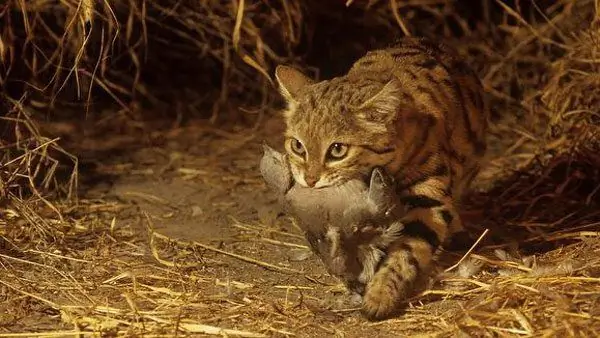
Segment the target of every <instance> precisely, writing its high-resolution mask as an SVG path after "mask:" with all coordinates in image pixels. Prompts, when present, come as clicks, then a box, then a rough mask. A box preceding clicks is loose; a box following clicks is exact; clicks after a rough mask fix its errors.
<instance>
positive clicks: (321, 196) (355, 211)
mask: <svg viewBox="0 0 600 338" xmlns="http://www.w3.org/2000/svg"><path fill="white" fill-rule="evenodd" d="M263 148H264V155H263V158H262V159H261V162H260V171H261V174H262V176H263V178H264V180H265V182H266V183H267V185H268V186H269V188H270V189H271V190H273V191H274V192H275V193H276V194H277V195H278V196H279V198H280V201H281V203H282V204H283V207H284V210H285V211H286V212H287V213H288V214H290V215H291V216H293V217H294V218H295V219H296V221H297V223H298V225H299V227H300V228H301V229H302V230H303V231H304V233H305V236H306V238H307V240H308V242H309V244H310V247H311V249H312V250H313V252H315V254H317V256H318V257H319V258H320V259H321V261H322V262H323V263H324V265H325V267H326V268H327V270H328V271H329V272H330V273H331V274H333V275H335V276H337V277H338V278H340V279H341V280H342V281H343V282H345V283H346V285H348V286H349V288H351V289H353V290H354V291H357V292H359V293H362V289H364V285H365V284H366V283H367V282H368V281H369V280H370V278H371V277H372V275H373V273H374V272H375V268H376V265H377V263H378V262H379V260H380V259H381V258H382V257H383V256H384V255H385V253H384V252H383V251H382V250H384V249H385V248H386V247H387V246H388V245H389V243H391V242H393V241H394V240H395V239H396V238H398V237H399V236H400V233H401V231H402V224H400V223H398V222H396V221H395V220H397V219H399V217H398V213H399V212H404V211H403V209H402V206H401V205H400V204H399V203H398V201H397V197H396V194H395V192H394V184H393V180H392V178H391V176H390V175H388V174H387V173H385V172H384V170H383V169H381V168H376V169H374V170H373V172H372V174H371V177H370V182H369V184H368V185H367V184H366V183H365V182H364V181H362V180H359V179H353V180H349V181H347V182H345V183H343V184H341V185H338V186H329V187H325V188H320V189H312V188H307V187H303V186H301V185H299V184H295V182H294V181H293V178H292V175H291V173H290V167H289V163H288V162H287V157H286V156H285V155H283V154H281V153H279V152H277V151H275V150H274V149H272V148H271V147H269V146H268V145H266V144H265V145H263ZM361 236H368V237H369V238H371V237H372V238H374V241H369V240H364V239H360V238H359V237H361ZM333 237H335V238H334V239H332V238H333ZM365 243H366V244H365Z"/></svg>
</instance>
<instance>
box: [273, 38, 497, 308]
mask: <svg viewBox="0 0 600 338" xmlns="http://www.w3.org/2000/svg"><path fill="white" fill-rule="evenodd" d="M276 78H277V81H278V83H279V86H280V88H281V92H282V94H283V96H284V98H285V99H286V101H287V102H288V105H287V108H286V110H285V112H284V114H283V115H284V118H285V122H286V126H287V129H286V137H287V138H288V140H291V141H288V142H287V144H290V146H287V147H286V149H287V150H288V151H290V150H291V152H292V155H295V156H291V157H290V165H291V168H292V175H293V177H294V179H295V180H296V181H297V182H299V183H300V184H301V185H303V186H307V187H311V188H312V187H314V188H321V187H326V186H330V185H335V184H339V183H343V182H346V181H348V180H351V179H355V178H360V177H363V178H365V177H366V176H367V175H368V174H369V173H370V171H371V170H372V169H373V168H375V167H377V166H381V167H385V168H386V170H388V171H389V172H391V173H392V174H393V175H394V176H396V178H397V182H396V184H397V185H398V187H399V189H398V193H399V194H400V196H401V197H402V199H403V200H404V201H405V202H406V203H407V204H408V205H409V206H410V208H411V209H410V210H408V212H407V213H406V215H402V216H399V217H400V219H398V221H399V222H401V223H402V224H403V225H404V230H403V233H404V236H403V237H400V238H399V239H398V240H397V243H395V242H394V243H393V245H392V246H393V247H395V248H396V249H393V250H392V249H390V248H388V247H374V246H371V244H370V241H371V240H368V241H366V242H358V243H356V244H355V245H354V246H352V247H348V245H339V246H338V247H344V248H345V250H354V251H358V250H363V251H364V252H363V253H362V254H361V256H362V257H371V258H370V259H363V262H362V263H363V264H364V267H363V270H362V271H361V273H360V275H361V277H360V279H362V281H363V283H364V284H366V290H367V291H366V292H367V294H366V296H365V298H364V308H365V309H366V310H365V311H366V312H365V313H366V315H367V317H369V318H372V319H378V318H380V317H383V316H387V315H388V314H389V313H391V312H392V311H394V310H395V307H396V306H397V305H398V304H399V303H400V302H401V301H402V299H404V298H406V297H407V296H409V295H410V293H411V292H412V285H413V283H414V282H415V280H416V279H417V278H419V277H420V276H421V275H422V274H424V273H425V271H426V270H428V268H429V264H430V261H431V256H432V254H433V251H435V250H436V249H437V248H438V246H439V245H440V244H441V243H442V242H444V241H445V240H446V239H447V237H448V236H449V234H450V233H451V232H453V231H460V230H461V229H462V225H461V221H460V216H459V215H458V212H457V210H456V205H458V202H460V199H461V196H462V193H463V191H464V189H466V188H467V187H468V186H469V183H470V181H471V180H472V179H473V177H474V176H475V175H476V174H477V172H478V170H479V161H480V160H481V158H482V156H483V154H484V153H485V149H486V144H485V137H486V131H487V118H488V111H487V108H486V106H485V105H484V104H483V102H484V100H483V98H482V91H483V89H482V86H481V84H480V82H479V79H477V77H476V76H475V75H474V73H473V72H472V71H471V70H470V69H469V67H468V66H467V65H466V64H464V63H463V62H462V60H460V58H458V57H457V56H456V54H455V52H454V51H452V50H451V49H450V48H448V47H447V46H444V45H443V44H440V43H438V42H436V41H431V40H427V39H422V38H405V39H403V40H401V41H400V42H399V43H398V44H396V45H394V46H390V47H389V48H387V49H382V50H376V51H371V52H368V53H367V54H366V55H365V56H363V57H362V58H360V59H359V60H357V61H356V62H355V63H354V65H353V66H352V68H351V69H350V70H349V71H348V73H347V74H345V75H343V76H340V77H336V78H333V79H329V80H323V81H320V82H315V81H313V80H311V79H309V78H308V77H306V76H305V75H304V74H302V73H301V72H300V71H298V70H296V69H293V68H291V67H285V66H280V67H278V68H277V70H276ZM297 140H301V142H302V143H301V145H302V146H300V143H299V142H298V141H297ZM290 142H291V143H290ZM300 155H301V156H300ZM322 231H323V232H325V231H327V230H325V229H323V230H322ZM361 245H362V246H363V248H362V249H359V248H360V247H361ZM417 248H418V249H417ZM423 248H425V249H423ZM381 261H383V263H382V264H383V266H382V267H380V268H379V270H376V269H377V268H376V267H375V266H376V265H378V264H380V262H381ZM371 279H372V280H371Z"/></svg>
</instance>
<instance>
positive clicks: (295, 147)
mask: <svg viewBox="0 0 600 338" xmlns="http://www.w3.org/2000/svg"><path fill="white" fill-rule="evenodd" d="M289 142H290V148H291V149H292V151H293V152H294V153H296V154H298V155H300V156H304V153H305V152H306V150H305V149H304V145H303V144H302V142H300V141H299V140H298V139H295V138H293V139H291V140H290V141H289Z"/></svg>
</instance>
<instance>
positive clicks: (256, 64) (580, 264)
mask: <svg viewBox="0 0 600 338" xmlns="http://www.w3.org/2000/svg"><path fill="white" fill-rule="evenodd" d="M483 3H484V4H486V5H489V6H492V5H493V6H495V7H493V8H492V9H494V8H495V12H494V11H493V10H490V11H489V12H488V13H491V14H493V15H495V16H497V17H498V18H499V19H498V18H497V19H496V21H493V23H492V21H491V20H492V19H489V20H490V21H488V24H487V25H485V24H482V26H480V27H479V29H473V28H469V26H468V25H467V19H465V15H463V13H462V12H461V11H459V10H454V9H453V8H454V6H455V5H454V4H452V3H443V2H437V1H406V2H399V3H393V5H392V3H391V2H387V1H370V2H369V3H367V4H365V3H361V4H359V3H358V2H352V1H349V2H348V4H349V6H350V7H351V8H354V10H357V11H366V12H365V13H367V14H366V15H367V17H369V15H370V17H369V18H370V19H369V20H372V21H373V22H375V23H376V24H374V25H373V26H374V27H375V26H377V27H392V26H395V27H400V28H396V30H398V31H404V32H405V33H411V34H416V33H419V34H433V33H434V32H435V33H436V34H444V35H445V36H447V37H448V40H450V41H452V43H453V44H455V45H456V46H458V47H459V49H460V51H461V52H462V53H463V54H464V55H465V57H467V58H468V59H469V60H470V61H472V62H473V63H474V64H475V65H477V67H478V71H479V73H480V74H481V75H482V78H483V79H484V84H485V86H486V88H487V89H488V91H489V93H490V96H491V97H492V100H493V102H494V107H495V110H496V113H497V117H496V119H495V121H494V130H493V134H492V135H491V138H490V139H491V142H492V145H493V146H492V153H493V155H492V156H491V157H490V162H489V167H488V169H487V170H486V172H484V174H483V175H482V176H481V177H480V183H481V187H482V190H481V191H480V192H477V193H476V194H475V196H474V198H473V200H472V201H471V203H469V204H468V210H467V212H472V213H474V214H479V215H482V216H481V217H479V222H474V223H472V227H473V231H474V232H475V233H482V232H483V231H484V230H485V229H489V232H487V233H485V236H483V238H482V241H481V242H479V243H478V245H477V246H475V247H474V248H473V250H472V251H470V254H469V255H465V256H462V255H461V254H449V255H448V257H447V258H448V262H444V264H446V263H447V266H443V267H444V268H446V267H448V266H452V265H454V264H455V263H456V262H458V261H461V264H459V265H457V266H455V267H454V268H453V269H452V270H451V271H448V272H444V273H441V274H440V275H439V276H438V277H437V278H436V279H435V281H434V283H432V285H431V287H430V288H429V289H428V290H427V291H425V292H424V293H423V294H422V295H419V296H418V297H415V298H414V299H412V300H411V303H410V306H409V307H408V309H407V311H406V313H405V314H404V315H403V316H401V317H399V318H397V319H393V320H388V321H384V322H380V323H369V322H366V321H364V320H362V319H361V318H360V316H358V315H357V314H356V309H355V308H353V307H352V306H338V307H333V308H328V307H327V306H325V305H323V303H322V302H320V300H321V299H322V298H323V297H324V296H323V295H326V294H327V295H328V294H331V293H333V294H336V293H339V290H338V291H336V290H337V289H336V288H337V287H338V286H337V285H336V284H335V283H329V282H324V281H323V280H322V279H321V276H319V274H318V273H315V271H314V270H306V269H308V267H307V266H306V265H302V264H301V263H297V264H296V263H294V262H292V263H290V262H287V263H286V262H282V261H281V260H279V258H277V259H275V258H274V256H269V255H266V254H265V252H266V253H268V252H269V251H273V250H274V248H285V249H286V250H288V249H289V250H291V249H302V247H303V246H304V244H305V243H304V241H303V239H302V237H301V236H299V235H298V234H297V233H296V232H285V231H280V230H277V228H274V227H273V226H272V225H269V224H265V223H264V222H262V221H255V220H252V221H249V222H248V223H242V222H240V221H238V220H236V219H233V218H232V219H231V220H230V222H229V223H230V225H231V227H232V228H234V229H236V231H239V233H240V236H241V237H240V240H239V246H237V244H236V245H225V246H224V247H220V246H218V245H209V244H205V243H199V242H194V241H187V242H184V241H180V240H175V239H173V238H169V237H167V236H165V235H163V234H162V233H161V231H159V230H155V224H154V223H153V222H155V220H152V218H151V217H148V215H145V214H143V213H140V212H139V210H137V209H135V207H133V206H132V205H131V204H130V203H127V202H126V201H118V200H108V199H105V200H91V199H81V200H77V199H76V196H77V189H78V188H77V182H78V171H77V170H76V169H77V158H76V157H75V156H72V155H70V154H69V153H68V152H67V151H65V150H64V149H62V148H61V147H60V146H59V143H58V140H57V139H55V138H46V137H45V136H44V135H42V133H41V132H40V131H39V130H38V126H37V120H36V119H39V117H40V116H41V114H42V113H43V112H44V111H46V110H49V111H50V112H51V113H54V112H56V111H57V110H56V107H57V103H58V102H59V98H60V97H63V100H64V101H69V100H71V101H73V98H75V100H74V101H75V102H85V103H87V104H88V108H89V107H93V106H94V105H96V102H94V99H98V100H100V102H101V100H102V99H103V97H102V95H101V94H98V91H99V92H100V93H102V92H104V93H105V94H108V96H110V97H112V98H113V99H114V100H115V101H116V102H118V103H119V104H120V106H121V109H123V110H124V111H126V112H127V114H130V116H132V118H133V119H142V120H143V119H144V118H145V117H147V116H145V115H144V114H145V113H142V112H143V111H144V110H143V109H142V110H136V109H135V106H136V105H137V104H138V103H139V102H142V104H144V105H146V104H148V103H149V104H150V105H152V106H153V107H155V108H156V107H159V108H160V107H163V106H162V105H164V104H165V102H175V101H176V100H178V99H179V98H181V97H186V100H187V101H185V102H186V103H187V104H185V105H184V106H185V107H180V108H177V109H175V110H176V111H177V112H178V113H179V114H183V115H186V114H189V115H193V114H194V113H196V112H203V113H202V114H200V115H203V116H204V117H206V118H209V119H211V120H212V121H213V122H215V121H217V120H218V119H219V118H225V119H227V118H231V116H225V117H224V115H223V114H222V113H223V111H224V110H223V109H222V108H223V107H225V105H227V104H228V102H229V101H231V100H233V98H235V100H237V101H236V102H244V103H247V104H260V105H261V107H262V106H264V105H266V104H267V103H270V102H271V101H270V100H271V99H272V98H273V93H274V91H273V88H272V86H271V84H270V80H269V74H270V73H271V71H272V66H273V65H274V64H275V63H279V62H294V63H298V64H305V63H306V62H307V61H306V60H305V59H303V58H302V57H299V56H295V55H297V54H298V53H297V50H298V48H300V47H299V46H301V45H302V43H303V42H302V41H301V40H302V38H301V34H306V31H307V30H309V28H311V26H310V25H311V23H309V22H308V21H307V18H310V15H315V14H314V13H315V12H318V10H317V9H315V8H316V7H315V6H317V5H315V4H313V3H312V2H309V3H308V4H304V5H302V4H301V2H299V1H281V2H277V3H271V2H248V1H242V0H239V1H233V2H227V4H226V5H224V3H223V2H218V1H208V2H189V3H187V2H176V1H128V2H120V3H116V2H92V1H75V0H64V1H61V2H58V3H54V2H46V1H27V2H26V1H19V0H9V1H8V2H7V3H6V5H5V7H3V8H2V7H0V16H2V18H4V19H6V20H3V21H2V24H1V25H2V26H1V27H0V30H1V32H2V34H0V61H1V62H2V65H3V67H4V68H2V72H1V76H0V82H1V84H2V87H3V88H4V90H5V91H4V93H3V98H4V99H5V102H4V105H3V108H2V109H4V112H5V114H4V116H3V117H2V126H1V128H2V130H1V132H2V139H1V140H0V149H1V150H2V155H1V156H2V164H1V166H0V198H1V200H0V215H1V217H0V270H1V271H2V273H1V274H0V337H5V336H6V337H8V336H12V337H18V336H28V337H30V336H46V337H52V336H61V337H62V336H91V335H106V336H139V335H142V334H143V335H145V336H173V335H175V334H182V335H198V334H204V335H222V336H244V337H262V336H293V335H297V336H323V335H329V336H331V335H335V336H361V335H362V336H364V335H365V334H367V333H369V334H373V332H376V333H377V334H380V335H383V336H391V335H394V334H395V335H398V334H401V335H407V334H410V335H427V336H440V337H444V336H456V335H457V334H458V332H462V333H464V334H466V335H469V336H548V337H550V336H577V337H582V336H598V334H599V331H600V315H599V312H598V311H599V309H598V301H597V299H598V294H599V293H598V290H599V287H600V285H599V284H600V258H598V257H599V255H598V253H599V251H600V244H599V242H598V237H599V236H600V212H598V210H599V209H598V207H599V206H600V197H599V196H600V195H599V194H600V183H599V182H600V177H599V175H600V172H599V171H598V168H599V167H600V157H599V155H598V154H599V153H600V152H599V151H600V142H599V140H600V135H599V133H600V130H599V125H600V122H599V121H600V115H599V114H600V112H599V110H598V109H599V108H598V107H600V77H599V76H600V75H599V74H600V72H599V70H600V69H599V66H598V65H599V62H598V57H599V56H600V55H599V54H600V48H599V47H598V46H599V45H600V2H598V1H597V0H596V1H592V0H577V1H575V0H562V1H556V2H554V3H553V4H552V5H550V6H546V7H544V8H543V9H542V8H540V9H539V11H538V9H536V8H535V6H534V7H533V9H532V10H531V12H533V13H537V15H536V18H533V17H532V15H530V14H527V13H525V12H522V11H518V10H515V9H513V7H510V6H508V5H505V4H504V3H503V2H501V1H499V0H498V1H486V2H483ZM359 6H360V7H359ZM325 12H327V11H325ZM51 13H53V14H51ZM56 13H59V14H56ZM353 13H356V12H353ZM415 13H417V14H418V13H429V15H431V17H433V18H436V20H435V25H431V24H429V23H430V22H431V21H427V22H426V24H429V26H435V27H433V28H432V30H426V29H424V28H423V25H425V24H423V23H420V22H419V18H420V17H419V16H418V15H417V14H415ZM540 13H543V15H540ZM491 14H490V15H491ZM320 15H324V16H325V17H327V16H331V17H333V16H335V15H337V13H333V12H327V13H325V14H323V13H321V14H320ZM7 18H8V19H7ZM347 20H348V21H353V20H359V19H357V18H348V19H347ZM448 22H454V24H453V25H454V26H458V30H459V31H460V32H461V34H460V36H458V35H456V34H454V33H452V32H453V31H452V28H451V27H450V25H449V24H448ZM484 23H485V22H484ZM312 25H313V26H312V28H314V23H312ZM420 25H421V26H420ZM259 27H260V28H259ZM265 27H267V28H265ZM317 27H318V26H317ZM90 28H91V29H90ZM430 28H431V27H430ZM349 40H351V39H350V38H349ZM167 43H172V44H173V45H172V48H170V49H169V50H168V51H166V50H165V47H164V46H165V45H166V44H167ZM340 44H344V42H340ZM355 45H356V44H355V43H354V42H352V43H348V44H347V46H348V50H352V48H359V47H356V46H355ZM352 46H354V47H352ZM332 53H334V52H332ZM338 53H340V51H338ZM190 55H194V56H197V58H193V60H191V61H190V60H189V59H190ZM334 55H335V54H334ZM109 56H110V57H109ZM309 59H310V58H309ZM170 67H172V68H170ZM186 67H187V68H186ZM182 69H187V71H182ZM170 73H173V74H176V73H183V74H188V75H189V76H187V77H185V76H184V77H181V78H177V77H175V76H173V78H172V79H170V80H172V81H173V82H172V83H171V82H168V83H167V85H166V86H165V85H164V84H162V85H161V84H160V83H159V82H160V81H159V80H162V79H165V76H164V75H165V74H170ZM199 74H201V76H200V75H199ZM261 74H262V75H261ZM199 77H202V78H203V79H206V81H204V80H196V81H195V82H194V81H192V80H193V79H194V78H199ZM214 79H218V81H216V82H215V83H218V84H217V85H214V83H213V84H212V85H210V86H209V82H211V80H214ZM257 79H258V80H257ZM190 81H192V82H190ZM19 83H21V84H22V85H20V87H19V86H18V85H17V87H19V88H17V87H15V85H16V84H19ZM23 83H26V84H24V85H23ZM184 83H185V84H187V85H189V86H186V87H185V88H184V89H183V90H179V92H177V93H176V92H175V91H173V90H171V91H170V90H168V88H178V89H180V88H182V87H180V86H179V85H180V84H184ZM190 83H191V84H190ZM15 88H16V89H15ZM198 88H202V89H203V93H204V94H205V95H198V94H195V93H194V89H198ZM61 90H62V91H67V92H68V93H69V91H70V94H66V97H65V96H61V95H60V92H61ZM186 91H187V92H186ZM23 93H26V94H27V95H23ZM73 94H74V95H73ZM15 95H16V96H15ZM69 95H71V97H69ZM13 97H17V98H18V99H13ZM78 97H79V98H78ZM194 97H195V98H196V99H197V100H195V101H192V100H190V99H189V98H194ZM256 97H259V99H256ZM262 108H264V107H262ZM75 110H77V109H75ZM159 110H160V109H159ZM90 111H91V112H92V111H93V109H90ZM206 111H209V112H210V113H209V114H206V113H205V112H206ZM79 113H80V112H79ZM136 114H141V115H140V116H136ZM49 116H51V115H49ZM256 127H257V128H258V127H260V125H257V126H256ZM171 133H172V134H176V132H175V131H171ZM251 133H259V132H258V131H256V130H254V131H251ZM215 134H216V135H217V136H215V137H213V138H215V140H214V143H215V144H216V143H218V144H220V145H219V146H216V145H214V147H215V148H214V149H217V150H216V151H217V152H215V153H214V154H217V155H212V156H213V157H215V158H216V157H219V156H221V153H219V152H221V151H225V150H223V149H222V148H220V147H223V146H222V144H223V142H224V141H223V139H228V140H229V141H230V143H231V144H232V145H231V147H230V148H227V150H231V151H233V150H232V149H234V148H235V149H237V150H236V151H239V153H240V154H242V152H250V151H254V150H255V149H254V148H252V147H251V146H248V145H249V144H250V145H251V144H254V143H256V144H258V141H257V140H256V135H251V136H250V137H246V136H244V135H242V136H239V135H236V134H235V133H230V132H224V131H215ZM259 136H260V135H259ZM216 137H219V139H216ZM206 142H210V140H209V141H206ZM206 147H207V149H212V148H209V146H208V145H207V146H206ZM246 148H247V149H246ZM256 154H257V155H256V156H257V157H258V156H259V153H258V152H256ZM240 156H241V155H240ZM250 156H254V155H252V154H250ZM209 157H210V156H209ZM211 158H212V157H211ZM169 165H171V163H169ZM74 168H75V169H74ZM207 168H208V167H207ZM207 171H208V169H207ZM179 175H181V176H185V177H186V179H197V178H198V176H202V177H203V178H202V179H203V180H205V181H211V180H216V178H214V177H213V178H207V177H205V176H203V175H205V174H204V173H200V172H191V171H190V169H186V170H183V169H182V170H180V171H179ZM252 175H257V173H254V172H252V173H249V172H244V171H243V170H240V172H239V173H237V174H232V175H231V177H229V178H228V179H230V180H232V181H235V182H243V183H244V184H247V185H250V186H254V185H256V186H257V187H258V186H260V183H256V180H255V178H256V177H254V178H253V176H252ZM192 176H193V177H192ZM190 177H192V178H190ZM211 177H212V176H211ZM215 182H216V181H215ZM218 182H220V183H219V184H222V182H223V181H222V180H221V181H218ZM214 184H217V183H214ZM257 189H258V188H257ZM132 210H133V211H132ZM126 212H128V213H129V215H131V214H133V215H134V216H129V217H124V216H123V217H122V216H121V215H123V214H124V213H126ZM140 234H143V235H145V237H143V236H140ZM261 250H262V251H261ZM279 250H280V249H279ZM300 266H302V267H300ZM248 276H253V277H252V278H249V277H248ZM256 276H262V277H256ZM247 277H248V278H247ZM337 297H339V296H337Z"/></svg>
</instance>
